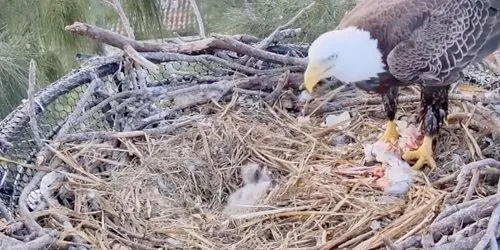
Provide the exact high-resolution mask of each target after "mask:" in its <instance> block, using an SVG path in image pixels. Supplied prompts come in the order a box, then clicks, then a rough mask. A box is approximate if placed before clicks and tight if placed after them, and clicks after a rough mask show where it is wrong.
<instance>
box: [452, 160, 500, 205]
mask: <svg viewBox="0 0 500 250" xmlns="http://www.w3.org/2000/svg"><path fill="white" fill-rule="evenodd" d="M488 166H489V167H492V168H500V161H497V160H495V159H491V158H487V159H484V160H480V161H476V162H472V163H469V164H467V165H465V166H463V167H462V168H461V170H460V173H459V174H458V176H457V185H456V186H455V189H453V191H452V192H451V196H452V197H457V196H458V193H459V192H460V190H461V189H462V188H464V186H465V184H466V182H467V180H466V178H467V175H468V174H469V173H470V172H471V171H472V170H474V169H478V170H480V169H484V168H486V167H488Z"/></svg>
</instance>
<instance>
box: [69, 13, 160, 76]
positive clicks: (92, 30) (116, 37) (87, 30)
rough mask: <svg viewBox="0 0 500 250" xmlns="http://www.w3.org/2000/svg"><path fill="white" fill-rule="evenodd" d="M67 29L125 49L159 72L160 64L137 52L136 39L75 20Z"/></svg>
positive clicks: (146, 65)
mask: <svg viewBox="0 0 500 250" xmlns="http://www.w3.org/2000/svg"><path fill="white" fill-rule="evenodd" d="M65 29H66V30H67V31H70V32H74V33H78V34H81V35H86V36H88V37H91V38H93V39H95V40H96V41H100V42H103V43H106V44H109V45H111V46H115V47H117V48H120V49H122V50H123V51H125V53H126V54H127V55H128V56H130V58H132V59H133V60H134V61H135V62H137V63H138V64H139V65H142V66H144V67H147V68H148V69H150V70H152V71H154V72H158V66H157V65H156V64H153V63H152V62H149V61H148V60H147V59H146V58H144V57H143V56H142V55H141V54H139V53H138V52H137V50H136V48H135V47H136V46H137V45H138V44H139V43H138V42H137V41H135V40H134V39H131V38H128V37H125V36H122V35H120V34H118V33H115V32H113V31H110V30H106V29H102V28H99V27H97V26H93V25H88V24H85V23H80V22H75V23H74V24H72V25H69V26H66V27H65ZM108 40H109V41H108ZM108 42H110V43H108ZM134 45H135V46H134ZM153 65H154V66H153Z"/></svg>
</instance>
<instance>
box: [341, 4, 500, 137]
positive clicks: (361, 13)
mask: <svg viewBox="0 0 500 250" xmlns="http://www.w3.org/2000/svg"><path fill="white" fill-rule="evenodd" d="M349 26H355V27H358V28H360V29H363V30H366V31H369V32H370V34H371V36H372V37H373V38H375V39H377V41H378V47H379V50H380V51H381V52H382V55H383V62H384V63H385V64H386V68H387V72H386V73H384V74H381V75H380V77H379V78H377V79H372V80H370V81H366V82H359V83H356V85H357V86H358V87H360V88H362V89H365V90H373V91H375V92H377V93H379V94H381V95H382V98H383V103H384V109H385V111H386V113H387V116H388V118H389V119H390V120H393V119H394V116H395V113H396V105H397V94H398V86H403V85H409V84H418V85H420V86H421V87H422V92H421V106H422V111H421V115H420V119H421V120H422V121H423V123H424V124H423V125H424V130H425V133H426V134H427V135H431V136H432V135H435V134H436V133H437V132H438V131H439V128H440V125H441V123H442V120H443V119H444V117H445V115H446V113H447V109H448V90H449V85H451V84H453V83H454V82H456V81H457V80H458V79H459V77H460V74H461V72H462V70H463V69H464V68H466V67H467V66H468V65H469V64H470V63H473V62H475V61H479V60H482V59H483V58H484V57H486V56H488V55H489V54H491V53H492V52H494V51H495V50H496V49H497V48H499V46H500V0H364V1H362V2H361V3H360V4H358V6H356V7H355V8H354V9H353V10H352V11H350V12H349V13H348V14H347V15H346V16H345V17H344V18H343V20H342V21H341V22H340V24H339V25H338V27H337V29H343V28H347V27H349Z"/></svg>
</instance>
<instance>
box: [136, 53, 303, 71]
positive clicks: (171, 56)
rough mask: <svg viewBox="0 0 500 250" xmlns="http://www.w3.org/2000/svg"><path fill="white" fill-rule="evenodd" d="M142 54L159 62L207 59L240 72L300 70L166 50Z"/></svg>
mask: <svg viewBox="0 0 500 250" xmlns="http://www.w3.org/2000/svg"><path fill="white" fill-rule="evenodd" d="M142 55H143V56H144V57H145V58H148V59H149V60H153V61H160V62H166V61H185V62H200V63H208V61H212V62H215V63H217V64H220V65H222V66H226V67H228V68H230V69H233V70H237V71H239V72H241V73H246V74H275V73H280V72H283V71H285V70H289V69H291V70H295V71H298V70H300V68H299V67H297V66H295V67H293V66H292V67H289V68H287V67H283V68H276V69H266V70H259V69H254V68H252V67H248V66H245V65H241V64H238V63H234V62H230V61H227V60H224V59H222V58H220V57H216V56H213V55H196V56H190V55H183V54H178V53H168V52H146V53H142Z"/></svg>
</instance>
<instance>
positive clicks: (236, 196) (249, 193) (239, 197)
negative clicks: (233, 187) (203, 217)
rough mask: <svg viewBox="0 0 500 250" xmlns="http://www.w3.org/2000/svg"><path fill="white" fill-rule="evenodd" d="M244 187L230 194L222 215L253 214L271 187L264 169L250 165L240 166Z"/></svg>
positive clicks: (269, 178) (253, 164) (268, 176)
mask: <svg viewBox="0 0 500 250" xmlns="http://www.w3.org/2000/svg"><path fill="white" fill-rule="evenodd" d="M241 177H242V179H243V184H244V186H243V187H241V188H240V189H238V190H237V191H236V192H234V193H233V194H231V196H229V199H228V204H227V205H226V207H225V208H224V211H223V213H224V214H226V215H229V216H233V215H238V214H244V213H250V212H254V211H256V210H257V209H258V205H259V203H260V202H261V201H262V200H263V199H264V198H265V196H266V195H267V192H268V190H269V189H270V188H271V186H272V179H271V177H270V175H269V173H268V170H267V168H266V167H261V166H259V165H258V164H255V163H250V164H247V165H243V166H241Z"/></svg>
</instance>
